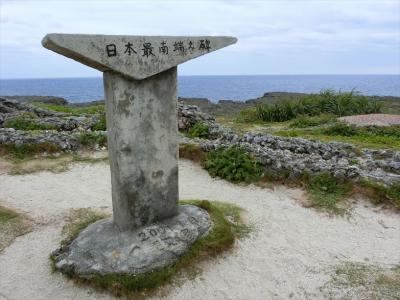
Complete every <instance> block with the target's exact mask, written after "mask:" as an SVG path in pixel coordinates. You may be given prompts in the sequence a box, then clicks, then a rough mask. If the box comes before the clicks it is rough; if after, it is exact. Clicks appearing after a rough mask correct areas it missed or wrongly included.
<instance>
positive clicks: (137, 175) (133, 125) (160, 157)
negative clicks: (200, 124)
mask: <svg viewBox="0 0 400 300" xmlns="http://www.w3.org/2000/svg"><path fill="white" fill-rule="evenodd" d="M103 76H104V89H105V96H106V106H107V107H106V112H107V134H108V151H109V156H110V165H111V180H112V202H113V217H114V222H115V224H116V225H117V226H118V228H119V229H120V230H126V229H129V228H135V227H140V226H143V225H148V224H150V223H153V222H155V221H157V220H162V219H165V218H168V217H172V216H174V215H175V214H177V212H178V210H177V208H178V206H177V204H178V199H179V196H178V121H177V95H176V91H177V88H176V85H177V67H172V68H170V69H168V70H166V71H163V72H161V73H159V74H157V75H154V76H151V77H148V78H146V79H143V80H130V79H127V78H126V77H123V76H121V75H120V74H117V73H115V72H104V75H103Z"/></svg>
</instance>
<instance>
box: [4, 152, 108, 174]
mask: <svg viewBox="0 0 400 300" xmlns="http://www.w3.org/2000/svg"><path fill="white" fill-rule="evenodd" d="M97 153H98V152H97ZM101 153H102V154H103V153H104V152H101ZM107 160H108V156H107V155H100V156H97V157H95V156H93V155H92V154H91V153H87V152H79V153H76V154H69V153H64V154H61V155H60V156H57V157H40V158H32V157H25V158H24V159H11V160H8V162H9V167H8V168H7V169H8V172H7V173H8V174H10V175H25V174H32V173H36V172H42V171H48V172H52V173H61V172H65V171H68V170H69V168H70V165H71V164H72V163H75V162H85V163H99V162H105V161H107Z"/></svg>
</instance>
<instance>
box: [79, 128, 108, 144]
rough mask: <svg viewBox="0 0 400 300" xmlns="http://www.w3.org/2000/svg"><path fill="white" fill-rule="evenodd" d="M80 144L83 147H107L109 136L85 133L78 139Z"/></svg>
mask: <svg viewBox="0 0 400 300" xmlns="http://www.w3.org/2000/svg"><path fill="white" fill-rule="evenodd" d="M78 140H79V143H80V144H82V145H83V146H93V145H96V144H98V145H100V146H105V145H107V135H105V134H102V133H97V132H89V131H88V132H84V133H81V134H80V135H79V137H78Z"/></svg>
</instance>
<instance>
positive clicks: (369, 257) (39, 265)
mask: <svg viewBox="0 0 400 300" xmlns="http://www.w3.org/2000/svg"><path fill="white" fill-rule="evenodd" d="M179 170H180V197H181V199H210V200H221V201H228V202H231V203H235V204H238V205H240V206H241V207H244V208H246V209H247V211H248V213H247V217H248V220H249V222H251V223H253V224H254V225H255V227H256V230H255V232H254V233H252V235H251V236H250V237H249V238H246V239H244V240H241V241H239V242H238V244H237V246H236V247H235V249H234V250H233V251H232V252H231V253H228V254H226V255H224V257H220V258H218V259H217V260H216V261H213V262H212V263H206V264H205V265H204V272H203V273H202V274H201V275H200V276H199V277H198V278H197V279H195V280H193V281H187V282H185V283H184V284H183V285H182V286H180V287H174V288H173V289H172V290H171V291H170V293H169V294H168V296H167V299H287V298H289V297H292V298H293V299H321V298H323V295H321V292H320V291H319V289H318V288H319V287H320V286H321V285H323V284H324V282H326V281H327V280H328V278H329V276H328V275H327V274H326V271H327V268H329V267H330V266H332V265H335V264H337V263H339V262H342V261H353V262H369V263H378V264H384V265H390V264H398V263H399V262H400V252H399V251H398V249H399V248H400V234H399V231H400V218H399V216H398V215H396V214H394V213H392V212H388V211H379V210H377V209H374V208H372V207H365V206H367V204H366V203H364V202H359V203H360V204H357V205H356V206H355V207H354V211H353V217H352V218H351V219H350V220H347V219H344V218H329V217H327V216H325V215H324V214H321V213H318V212H316V211H314V210H312V209H307V208H303V207H301V206H300V205H299V203H298V201H297V200H296V198H300V197H301V194H302V192H301V190H298V189H288V188H286V187H281V186H280V187H276V188H275V189H273V190H270V189H261V188H258V187H255V186H247V187H243V186H237V185H233V184H230V183H228V182H226V181H223V180H217V179H212V178H210V177H209V176H208V174H207V173H206V172H205V171H204V170H202V169H201V168H200V167H199V166H196V165H194V164H192V163H191V162H189V161H180V168H179ZM110 197H111V196H110V175H109V170H108V165H106V164H96V165H87V164H78V165H75V166H74V167H73V168H72V169H71V170H70V171H68V172H65V173H61V174H52V173H48V172H43V173H38V174H34V175H24V176H8V175H0V204H3V205H6V206H9V207H14V208H17V209H20V210H22V211H25V212H27V213H29V215H31V216H32V218H33V219H34V220H36V222H37V225H36V227H35V230H34V231H33V232H32V233H30V234H27V235H25V236H22V237H19V238H17V240H16V241H15V242H14V243H13V244H12V245H11V246H9V247H8V248H6V249H5V250H4V251H3V252H2V253H1V254H0V299H2V298H4V299H23V300H26V299H32V300H33V299H112V298H111V297H110V296H109V295H107V294H99V293H97V292H95V291H93V290H91V289H84V288H82V287H77V286H75V285H73V284H72V282H69V281H68V280H66V279H65V278H64V277H62V276H61V275H60V274H51V273H50V269H49V263H48V255H49V253H50V252H51V251H52V250H53V249H55V248H56V247H57V245H58V243H59V241H60V234H59V233H60V229H61V227H62V216H63V215H65V214H66V213H67V212H68V209H70V208H80V207H108V208H110V205H111V200H110Z"/></svg>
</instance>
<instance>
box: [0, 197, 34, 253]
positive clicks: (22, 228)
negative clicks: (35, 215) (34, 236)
mask: <svg viewBox="0 0 400 300" xmlns="http://www.w3.org/2000/svg"><path fill="white" fill-rule="evenodd" d="M31 229H32V221H31V220H30V219H29V218H28V217H27V216H26V215H24V214H22V213H18V212H16V211H13V210H11V209H8V208H6V207H4V206H1V205H0V252H1V251H3V250H4V249H5V248H6V247H7V246H9V245H10V244H11V243H12V242H13V241H14V239H15V238H16V237H18V236H20V235H23V234H26V233H28V232H30V231H31Z"/></svg>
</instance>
